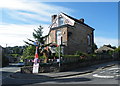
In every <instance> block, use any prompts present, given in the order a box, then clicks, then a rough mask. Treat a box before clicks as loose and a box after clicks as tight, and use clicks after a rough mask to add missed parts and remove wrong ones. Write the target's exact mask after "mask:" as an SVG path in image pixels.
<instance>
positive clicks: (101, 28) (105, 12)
mask: <svg viewBox="0 0 120 86" xmlns="http://www.w3.org/2000/svg"><path fill="white" fill-rule="evenodd" d="M94 1H95V0H91V2H87V1H86V2H85V1H84V2H82V0H81V2H79V1H77V0H74V1H73V2H55V1H53V2H40V0H3V1H2V3H0V20H1V21H0V45H1V46H3V47H6V44H7V46H22V45H25V43H24V41H23V40H25V41H27V38H30V39H33V36H32V33H33V31H34V29H37V28H38V27H39V25H41V26H43V27H44V30H43V35H47V34H48V32H49V28H48V27H49V25H50V24H51V16H52V15H54V14H59V13H60V12H64V13H66V14H68V15H70V16H72V17H74V18H76V19H80V18H84V19H85V23H86V24H88V25H89V26H91V27H93V28H94V29H95V31H94V39H95V43H96V44H97V46H98V47H100V46H103V45H104V44H111V45H112V46H118V2H117V0H116V2H94ZM97 1H99V0H97ZM111 1H112V0H111Z"/></svg>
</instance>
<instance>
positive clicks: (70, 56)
mask: <svg viewBox="0 0 120 86" xmlns="http://www.w3.org/2000/svg"><path fill="white" fill-rule="evenodd" d="M75 57H78V58H80V56H79V55H64V56H63V58H75Z"/></svg>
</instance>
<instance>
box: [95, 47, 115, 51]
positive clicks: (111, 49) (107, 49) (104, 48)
mask: <svg viewBox="0 0 120 86" xmlns="http://www.w3.org/2000/svg"><path fill="white" fill-rule="evenodd" d="M109 50H110V51H113V50H114V49H113V48H111V47H108V46H107V45H104V46H103V47H100V48H99V49H97V50H96V51H95V52H103V51H109Z"/></svg>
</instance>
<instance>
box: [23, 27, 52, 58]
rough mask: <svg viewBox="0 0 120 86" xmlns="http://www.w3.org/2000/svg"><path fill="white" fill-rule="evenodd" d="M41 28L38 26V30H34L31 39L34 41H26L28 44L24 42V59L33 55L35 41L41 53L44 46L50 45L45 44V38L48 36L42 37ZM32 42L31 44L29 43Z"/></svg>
mask: <svg viewBox="0 0 120 86" xmlns="http://www.w3.org/2000/svg"><path fill="white" fill-rule="evenodd" d="M42 30H43V27H42V26H39V28H38V29H37V30H35V29H34V32H33V38H34V39H35V40H31V39H28V41H29V42H27V41H24V42H25V43H26V44H27V47H26V49H25V50H24V53H23V58H26V57H30V56H33V55H34V54H35V45H34V43H35V42H36V41H38V47H40V49H41V50H40V51H39V52H41V51H42V49H43V48H44V47H46V46H49V45H50V44H51V43H49V44H45V38H46V37H47V36H48V35H46V36H43V35H42V34H43V31H42ZM30 42H32V43H30Z"/></svg>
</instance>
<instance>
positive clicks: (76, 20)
mask: <svg viewBox="0 0 120 86" xmlns="http://www.w3.org/2000/svg"><path fill="white" fill-rule="evenodd" d="M62 14H64V15H65V16H67V17H69V18H70V19H72V20H74V21H75V22H78V23H80V24H83V25H85V26H87V27H90V26H89V25H87V24H85V23H84V22H81V21H80V20H78V19H76V18H73V17H71V16H69V15H67V14H65V13H62ZM90 28H92V27H90ZM92 29H93V30H94V28H92Z"/></svg>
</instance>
